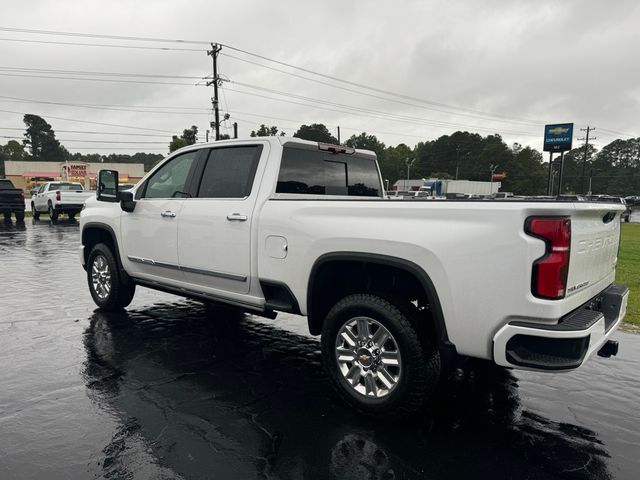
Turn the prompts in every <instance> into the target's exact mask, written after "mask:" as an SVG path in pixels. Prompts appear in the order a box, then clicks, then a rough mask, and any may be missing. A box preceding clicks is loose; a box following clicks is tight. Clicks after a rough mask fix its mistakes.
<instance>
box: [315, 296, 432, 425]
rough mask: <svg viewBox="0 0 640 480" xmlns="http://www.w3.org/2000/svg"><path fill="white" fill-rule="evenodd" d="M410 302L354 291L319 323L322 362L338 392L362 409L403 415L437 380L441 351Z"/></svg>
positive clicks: (420, 402) (421, 400)
mask: <svg viewBox="0 0 640 480" xmlns="http://www.w3.org/2000/svg"><path fill="white" fill-rule="evenodd" d="M412 315H413V313H412V311H411V309H410V308H405V307H404V306H399V305H394V304H393V303H391V302H389V301H388V300H385V299H383V298H381V297H378V296H375V295H370V294H356V295H350V296H348V297H345V298H343V299H342V300H340V301H339V302H338V303H337V304H336V305H335V306H334V307H333V308H332V309H331V310H330V312H329V314H328V315H327V318H326V319H325V322H324V325H323V329H322V355H323V360H324V365H325V368H326V370H327V373H328V375H329V378H330V379H331V383H332V384H333V386H334V387H335V388H336V390H337V392H338V393H339V394H340V396H341V397H342V398H343V399H344V400H346V401H347V403H349V404H350V405H351V406H353V407H355V408H356V409H357V410H359V411H360V412H362V413H365V414H368V415H375V416H377V417H387V418H399V417H407V416H409V415H411V414H413V413H415V412H417V411H418V410H420V408H421V407H422V406H423V405H424V403H425V402H426V400H427V398H428V397H429V396H430V394H431V393H432V392H433V390H434V389H435V388H436V386H437V384H438V379H439V375H440V355H439V353H438V350H437V348H436V346H435V344H434V342H433V339H429V338H426V337H427V336H428V335H427V334H426V333H425V334H423V335H419V334H418V330H419V331H420V332H423V331H424V332H427V331H428V330H429V329H428V328H421V327H424V325H418V323H419V322H420V321H422V320H421V319H417V318H415V319H414V318H411V317H412Z"/></svg>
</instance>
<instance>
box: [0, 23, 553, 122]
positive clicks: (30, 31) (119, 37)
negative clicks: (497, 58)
mask: <svg viewBox="0 0 640 480" xmlns="http://www.w3.org/2000/svg"><path fill="white" fill-rule="evenodd" d="M0 31H7V32H14V33H28V34H38V35H57V36H71V37H85V38H101V39H110V40H127V41H141V42H160V43H180V44H193V45H210V44H211V42H207V41H202V40H183V39H170V38H154V37H134V36H123V35H105V34H95V33H80V32H64V31H54V30H36V29H26V28H12V27H0ZM218 45H221V46H223V47H226V48H228V49H230V50H233V51H236V52H239V53H244V54H245V55H249V56H252V57H255V58H260V59H262V60H265V61H268V62H272V63H276V64H278V65H282V66H285V67H288V68H293V69H296V70H300V71H303V72H305V73H310V74H312V75H316V76H319V77H322V78H326V79H329V80H333V81H335V82H340V83H343V84H346V85H351V86H354V87H358V88H362V89H365V90H369V91H374V92H377V93H382V94H385V95H391V96H393V97H397V98H403V99H405V100H411V101H414V102H419V103H425V104H428V105H433V106H438V107H443V108H448V109H451V110H455V111H464V112H468V113H475V114H480V115H486V116H490V117H495V118H503V119H505V120H518V121H522V122H530V123H535V124H544V123H545V122H544V121H538V120H530V119H523V118H518V117H510V116H506V115H499V114H494V113H491V112H485V111H482V110H476V109H470V108H465V107H459V106H455V105H447V104H445V103H442V102H435V101H433V100H427V99H423V98H418V97H413V96H410V95H405V94H401V93H396V92H392V91H389V90H384V89H381V88H377V87H372V86H370V85H365V84H362V83H358V82H353V81H350V80H345V79H342V78H339V77H335V76H332V75H328V74H325V73H321V72H316V71H314V70H310V69H308V68H304V67H300V66H297V65H293V64H290V63H287V62H283V61H281V60H276V59H273V58H269V57H267V56H264V55H260V54H258V53H254V52H251V51H248V50H243V49H241V48H237V47H233V46H231V45H227V44H223V43H218Z"/></svg>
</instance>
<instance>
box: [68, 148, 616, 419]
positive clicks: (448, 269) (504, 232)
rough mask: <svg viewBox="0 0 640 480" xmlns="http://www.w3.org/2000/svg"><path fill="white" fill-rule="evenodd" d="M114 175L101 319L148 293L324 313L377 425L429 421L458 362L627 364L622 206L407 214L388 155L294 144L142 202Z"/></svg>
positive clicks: (353, 387)
mask: <svg viewBox="0 0 640 480" xmlns="http://www.w3.org/2000/svg"><path fill="white" fill-rule="evenodd" d="M99 177H100V178H99V182H98V183H99V185H100V186H101V188H100V189H99V191H98V192H97V197H96V198H93V199H89V200H88V201H87V203H86V208H85V210H83V212H82V214H81V221H80V224H81V231H82V245H81V247H80V252H79V253H80V260H81V262H82V264H83V265H84V266H85V268H86V271H87V282H88V285H89V290H90V292H91V295H92V297H93V299H94V301H95V303H96V304H97V305H98V306H99V307H100V308H105V309H118V308H123V307H126V306H127V305H128V304H129V302H130V301H131V299H132V298H133V295H134V293H135V288H136V285H138V286H144V287H149V288H155V289H159V290H164V291H169V292H172V293H176V294H179V295H184V296H188V297H192V298H197V299H201V300H204V301H208V302H220V303H225V304H227V305H230V306H233V307H236V308H240V309H243V310H246V311H248V312H251V313H255V314H258V315H264V316H267V317H273V316H275V315H276V314H277V312H278V311H285V312H291V313H295V314H299V315H302V316H306V317H307V322H308V325H309V330H310V332H311V333H312V334H321V335H322V338H321V341H322V356H323V360H324V363H325V366H326V368H327V372H328V375H329V378H330V379H331V381H332V383H333V384H334V386H335V387H336V390H337V391H338V393H339V394H340V395H341V396H342V397H343V398H344V399H345V400H346V401H347V402H348V403H350V404H351V405H352V406H354V407H355V408H357V409H358V410H360V411H363V412H365V413H368V414H372V415H384V416H402V415H406V414H410V413H411V412H414V411H416V410H417V409H419V408H420V406H421V405H423V403H424V402H425V401H426V399H427V398H428V396H429V394H430V392H431V391H433V389H434V388H436V386H437V379H438V376H439V375H440V372H441V370H442V369H445V368H446V367H447V365H448V364H449V360H450V359H451V358H452V357H453V356H454V355H465V356H471V357H476V358H480V359H486V360H489V361H493V362H495V363H497V364H498V365H503V366H506V367H510V368H522V369H530V370H540V371H551V370H553V371H566V370H571V369H573V368H576V367H578V366H579V365H581V364H582V363H583V362H584V361H586V360H587V359H588V358H589V356H590V355H592V354H593V353H595V352H599V353H601V354H604V355H606V354H609V355H610V354H615V345H614V344H613V343H611V342H610V341H609V337H610V336H611V334H612V333H613V332H614V331H615V329H616V328H617V327H618V325H619V324H620V322H621V321H622V319H623V317H624V315H625V313H626V302H627V296H628V290H627V289H626V288H625V287H623V286H617V285H615V284H614V283H613V282H614V279H615V267H616V261H617V252H618V245H619V238H620V214H621V212H622V211H623V207H622V206H621V205H616V204H606V203H591V202H572V201H549V200H542V199H541V200H520V199H514V200H511V199H503V200H496V201H485V200H474V199H468V200H463V201H460V200H451V201H448V200H444V201H433V200H431V201H430V200H413V201H407V202H404V201H396V200H391V199H387V198H385V192H384V190H383V187H382V178H381V176H380V173H379V169H378V166H377V163H376V159H375V155H374V154H373V153H372V152H367V151H361V150H351V149H348V148H346V147H342V146H336V145H323V144H318V143H315V142H306V141H302V140H299V139H291V138H282V137H274V138H264V139H251V140H233V141H223V142H216V143H214V144H204V145H195V146H191V147H188V148H185V149H182V150H180V151H178V152H175V153H174V154H172V156H171V157H169V158H168V159H167V160H165V162H163V163H161V164H160V165H158V166H157V167H156V168H155V169H154V170H153V171H152V172H150V173H149V174H148V175H147V176H146V177H145V178H144V179H143V180H142V181H141V182H140V183H139V184H138V185H137V186H136V187H135V188H134V189H132V190H130V191H127V192H118V191H117V172H114V171H103V172H100V174H99Z"/></svg>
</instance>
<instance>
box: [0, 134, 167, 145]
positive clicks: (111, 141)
mask: <svg viewBox="0 0 640 480" xmlns="http://www.w3.org/2000/svg"><path fill="white" fill-rule="evenodd" d="M0 138H8V139H11V140H20V139H22V137H15V136H8V135H0ZM57 140H58V141H59V142H80V143H126V144H149V145H160V144H166V143H167V142H160V141H157V142H139V141H124V140H122V141H121V140H80V139H77V138H72V139H57Z"/></svg>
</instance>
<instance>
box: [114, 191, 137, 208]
mask: <svg viewBox="0 0 640 480" xmlns="http://www.w3.org/2000/svg"><path fill="white" fill-rule="evenodd" d="M118 198H119V199H120V208H121V209H122V210H123V211H125V212H129V213H131V212H133V211H134V210H135V209H136V202H135V200H134V199H133V192H130V191H129V190H125V191H124V192H118Z"/></svg>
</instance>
